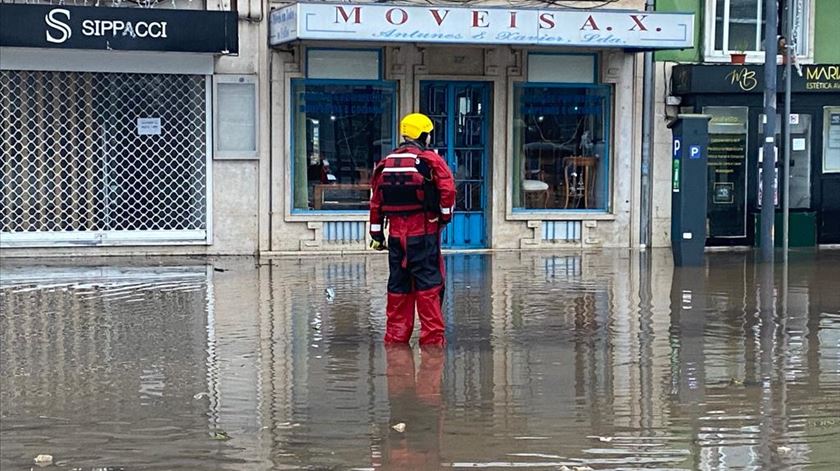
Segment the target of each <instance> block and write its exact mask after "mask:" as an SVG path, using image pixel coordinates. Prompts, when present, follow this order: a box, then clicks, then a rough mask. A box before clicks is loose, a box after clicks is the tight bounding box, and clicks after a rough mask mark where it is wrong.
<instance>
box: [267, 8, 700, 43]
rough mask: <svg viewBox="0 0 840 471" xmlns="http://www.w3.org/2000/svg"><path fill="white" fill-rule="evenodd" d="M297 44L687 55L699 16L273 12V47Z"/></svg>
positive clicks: (432, 10)
mask: <svg viewBox="0 0 840 471" xmlns="http://www.w3.org/2000/svg"><path fill="white" fill-rule="evenodd" d="M298 39H331V40H344V41H388V42H422V43H463V44H523V45H528V44H532V45H537V44H543V45H551V44H554V45H559V46H589V47H620V48H643V49H673V48H689V47H692V46H693V41H694V14H692V13H655V12H641V11H638V12H636V11H614V10H559V9H551V10H536V9H517V8H490V7H486V8H485V7H472V8H463V7H451V6H402V5H399V6H389V5H372V4H343V5H338V4H324V3H319V4H309V3H296V4H294V5H289V6H287V7H284V8H281V9H278V10H274V11H272V12H271V29H270V42H271V45H278V44H283V43H286V42H290V41H294V40H298Z"/></svg>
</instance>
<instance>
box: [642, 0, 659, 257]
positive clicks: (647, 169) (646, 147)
mask: <svg viewBox="0 0 840 471" xmlns="http://www.w3.org/2000/svg"><path fill="white" fill-rule="evenodd" d="M655 1H656V0H646V2H645V11H653V10H654V8H655ZM654 73H655V70H654V62H653V52H645V57H644V71H643V75H642V168H641V176H642V181H641V213H640V228H639V231H640V234H639V242H640V244H641V245H642V246H643V247H650V246H651V244H652V240H651V239H652V236H653V233H652V219H653V188H652V185H651V175H652V174H653V159H652V154H653V120H654V108H653V97H654V91H655V85H656V84H655V82H654Z"/></svg>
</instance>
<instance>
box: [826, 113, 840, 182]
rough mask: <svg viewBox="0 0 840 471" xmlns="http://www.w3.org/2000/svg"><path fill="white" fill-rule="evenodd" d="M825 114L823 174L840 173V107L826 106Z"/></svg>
mask: <svg viewBox="0 0 840 471" xmlns="http://www.w3.org/2000/svg"><path fill="white" fill-rule="evenodd" d="M823 113H824V114H825V116H824V118H823V173H840V106H826V107H825V108H823Z"/></svg>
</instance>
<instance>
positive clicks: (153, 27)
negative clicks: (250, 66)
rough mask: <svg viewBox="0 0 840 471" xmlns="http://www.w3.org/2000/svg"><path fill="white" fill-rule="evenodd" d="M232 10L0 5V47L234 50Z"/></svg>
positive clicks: (236, 49) (236, 42) (236, 41)
mask: <svg viewBox="0 0 840 471" xmlns="http://www.w3.org/2000/svg"><path fill="white" fill-rule="evenodd" d="M237 28H238V24H237V17H236V12H230V11H198V10H170V9H160V10H158V9H146V8H98V7H75V6H68V5H56V6H51V5H20V4H6V3H2V4H0V46H4V47H39V48H59V49H101V50H128V51H172V52H208V53H219V54H236V53H238V52H239V34H238V29H237Z"/></svg>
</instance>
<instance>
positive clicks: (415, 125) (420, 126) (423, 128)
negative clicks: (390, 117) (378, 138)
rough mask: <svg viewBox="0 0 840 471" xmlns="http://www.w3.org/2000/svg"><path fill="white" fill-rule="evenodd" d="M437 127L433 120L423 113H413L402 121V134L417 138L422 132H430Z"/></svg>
mask: <svg viewBox="0 0 840 471" xmlns="http://www.w3.org/2000/svg"><path fill="white" fill-rule="evenodd" d="M434 128H435V125H434V124H433V123H432V120H431V119H429V117H428V116H426V115H424V114H422V113H411V114H409V115H406V116H405V117H404V118H403V119H402V121H400V135H403V136H405V137H407V138H409V139H417V138H419V137H420V135H421V134H423V133H426V134H429V133H430V132H432V130H433V129H434Z"/></svg>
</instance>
